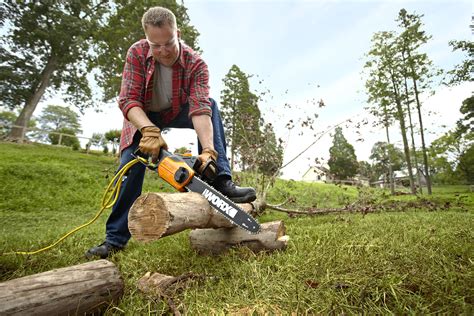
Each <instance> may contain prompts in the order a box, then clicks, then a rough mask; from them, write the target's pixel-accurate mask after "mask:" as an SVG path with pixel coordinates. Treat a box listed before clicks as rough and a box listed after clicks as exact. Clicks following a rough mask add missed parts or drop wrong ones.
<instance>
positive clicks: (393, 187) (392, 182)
mask: <svg viewBox="0 0 474 316" xmlns="http://www.w3.org/2000/svg"><path fill="white" fill-rule="evenodd" d="M383 111H384V114H385V124H384V125H385V134H386V136H387V144H388V145H390V133H389V131H388V114H387V107H386V106H385V105H384V107H383ZM392 164H393V163H392V158H391V156H390V154H389V155H388V173H389V175H388V179H389V180H388V181H389V183H390V193H391V194H392V195H395V184H394V181H393V167H392Z"/></svg>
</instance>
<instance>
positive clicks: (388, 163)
mask: <svg viewBox="0 0 474 316" xmlns="http://www.w3.org/2000/svg"><path fill="white" fill-rule="evenodd" d="M369 158H370V159H371V160H372V163H373V168H372V170H373V173H374V178H375V179H374V180H378V179H379V178H380V176H381V175H384V176H385V178H386V179H393V173H394V172H395V171H398V170H401V169H402V168H403V167H404V165H405V161H404V155H403V152H402V151H401V150H400V149H399V148H397V147H395V146H394V145H393V144H389V143H386V142H376V143H375V144H374V145H373V146H372V150H371V152H370V157H369Z"/></svg>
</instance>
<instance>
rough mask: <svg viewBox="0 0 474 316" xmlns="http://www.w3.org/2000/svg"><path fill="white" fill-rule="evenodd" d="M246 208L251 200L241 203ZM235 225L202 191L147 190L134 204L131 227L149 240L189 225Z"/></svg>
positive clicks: (143, 240)
mask: <svg viewBox="0 0 474 316" xmlns="http://www.w3.org/2000/svg"><path fill="white" fill-rule="evenodd" d="M238 205H239V206H240V207H241V208H243V209H244V211H246V212H250V211H251V210H253V206H252V205H251V204H238ZM223 227H227V228H231V227H235V225H233V224H232V223H231V222H229V221H228V220H227V219H226V218H225V217H224V216H223V215H221V214H219V213H217V212H216V211H215V210H214V209H213V208H212V207H211V206H210V204H209V202H208V201H207V200H206V199H205V198H204V197H203V196H201V195H200V194H198V193H193V192H189V193H147V194H144V195H142V196H140V197H139V198H138V199H137V200H136V201H135V202H134V203H133V205H132V207H131V208H130V212H129V214H128V229H129V230H130V233H131V234H132V237H133V238H135V239H136V240H138V241H142V242H149V241H153V240H158V239H160V238H161V237H165V236H168V235H172V234H176V233H179V232H181V231H183V230H186V229H189V228H223Z"/></svg>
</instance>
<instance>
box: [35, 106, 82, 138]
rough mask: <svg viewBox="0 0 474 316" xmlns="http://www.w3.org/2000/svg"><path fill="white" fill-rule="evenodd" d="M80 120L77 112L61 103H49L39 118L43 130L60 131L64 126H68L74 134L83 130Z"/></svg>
mask: <svg viewBox="0 0 474 316" xmlns="http://www.w3.org/2000/svg"><path fill="white" fill-rule="evenodd" d="M79 120H80V119H79V115H78V114H77V113H76V112H74V111H73V110H71V109H70V108H68V107H65V106H60V105H48V106H47V107H46V108H45V109H44V110H43V112H42V113H41V115H40V117H39V118H38V122H39V123H40V126H41V129H43V130H47V131H58V130H60V129H62V128H68V129H69V130H71V131H73V132H74V134H76V133H80V132H81V123H80V122H79Z"/></svg>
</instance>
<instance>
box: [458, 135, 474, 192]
mask: <svg viewBox="0 0 474 316" xmlns="http://www.w3.org/2000/svg"><path fill="white" fill-rule="evenodd" d="M456 171H457V172H459V173H460V174H461V175H462V177H463V178H464V179H465V181H466V183H468V184H474V144H471V146H470V147H469V148H467V149H466V151H464V152H463V153H462V155H461V157H459V163H458V166H457V168H456Z"/></svg>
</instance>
